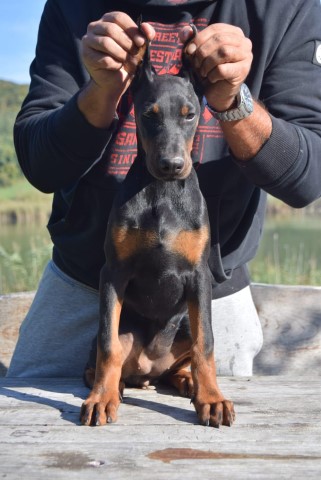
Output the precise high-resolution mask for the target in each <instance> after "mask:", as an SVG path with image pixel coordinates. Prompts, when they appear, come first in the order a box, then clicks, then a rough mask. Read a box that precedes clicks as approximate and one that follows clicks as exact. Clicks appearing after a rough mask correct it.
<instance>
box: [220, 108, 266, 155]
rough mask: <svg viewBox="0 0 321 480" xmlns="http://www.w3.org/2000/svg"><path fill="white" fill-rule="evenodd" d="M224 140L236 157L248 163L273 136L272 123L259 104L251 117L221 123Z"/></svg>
mask: <svg viewBox="0 0 321 480" xmlns="http://www.w3.org/2000/svg"><path fill="white" fill-rule="evenodd" d="M221 128H222V130H223V133H224V138H225V140H226V141H227V143H228V145H229V147H230V150H231V152H232V153H233V155H234V157H235V158H237V159H239V160H242V161H246V160H250V159H251V158H253V157H254V156H255V155H257V153H258V152H259V151H260V150H261V148H262V146H263V145H264V144H265V143H266V141H267V140H268V139H269V137H270V136H271V132H272V121H271V118H270V115H269V114H268V112H267V111H266V110H265V109H264V108H263V107H262V106H261V105H260V104H259V103H257V102H254V109H253V112H252V113H251V115H250V116H248V117H247V118H244V119H243V120H239V121H236V122H221Z"/></svg>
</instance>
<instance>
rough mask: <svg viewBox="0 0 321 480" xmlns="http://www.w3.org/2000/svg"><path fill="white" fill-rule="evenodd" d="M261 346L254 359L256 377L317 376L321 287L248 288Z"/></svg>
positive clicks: (320, 357) (320, 352)
mask: <svg viewBox="0 0 321 480" xmlns="http://www.w3.org/2000/svg"><path fill="white" fill-rule="evenodd" d="M252 295H253V299H254V303H255V306H256V308H257V311H258V314H259V317H260V321H261V324H262V328H263V337H264V345H263V348H262V350H261V352H260V353H259V355H258V356H257V357H256V358H255V362H254V372H255V373H257V374H260V375H306V373H308V374H316V375H321V287H304V286H285V285H282V286H280V285H263V284H256V285H253V287H252Z"/></svg>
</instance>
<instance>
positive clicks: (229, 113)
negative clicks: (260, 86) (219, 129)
mask: <svg viewBox="0 0 321 480" xmlns="http://www.w3.org/2000/svg"><path fill="white" fill-rule="evenodd" d="M236 101H237V106H236V107H235V108H231V109H230V110H226V111H225V112H217V111H216V110H214V108H213V107H211V105H209V104H208V103H206V106H207V108H208V109H209V111H210V112H211V113H212V115H213V116H214V118H216V119H217V120H220V121H222V122H235V121H236V120H242V119H243V118H246V117H248V116H249V115H251V113H252V112H253V98H252V95H251V92H250V90H249V88H248V87H247V85H245V83H242V85H241V88H240V91H239V93H238V94H237V96H236Z"/></svg>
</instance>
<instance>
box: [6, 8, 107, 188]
mask: <svg viewBox="0 0 321 480" xmlns="http://www.w3.org/2000/svg"><path fill="white" fill-rule="evenodd" d="M76 14H77V12H76ZM83 33H85V31H84V32H83ZM79 41H80V40H79V39H75V36H74V34H73V33H72V32H71V31H70V29H69V28H68V25H67V23H66V22H65V19H64V17H63V15H62V13H61V11H60V10H59V7H58V6H57V4H56V2H55V0H49V1H48V2H47V4H46V6H45V9H44V12H43V15H42V18H41V22H40V27H39V33H38V42H37V49H36V57H35V60H34V61H33V63H32V64H31V67H30V75H31V84H30V89H29V93H28V95H27V97H26V99H25V101H24V103H23V106H22V109H21V111H20V113H19V114H18V116H17V119H16V123H15V127H14V142H15V148H16V152H17V156H18V160H19V163H20V166H21V168H22V170H23V172H24V174H25V176H26V177H27V179H28V180H29V181H30V183H32V184H33V185H34V186H35V187H36V188H38V189H39V190H41V191H43V192H46V193H49V192H54V191H56V190H59V189H61V188H64V187H68V186H70V185H71V184H73V183H74V182H76V181H77V180H78V179H79V178H80V177H81V176H82V175H83V174H84V173H85V172H86V171H87V170H88V169H90V167H91V166H92V165H93V164H94V163H95V162H97V161H98V160H99V159H100V157H101V155H102V154H103V152H104V150H105V148H106V146H107V144H108V142H109V140H110V138H111V135H112V132H113V129H114V124H113V125H112V126H111V128H109V129H99V128H95V127H93V126H92V125H91V124H89V123H88V122H87V120H86V119H85V117H84V116H83V115H82V113H81V112H80V110H79V109H78V106H77V95H78V92H79V89H80V88H81V87H82V86H83V85H84V84H85V83H86V81H88V75H87V73H86V72H85V70H84V68H83V66H82V63H81V59H80V55H79ZM77 42H78V43H77Z"/></svg>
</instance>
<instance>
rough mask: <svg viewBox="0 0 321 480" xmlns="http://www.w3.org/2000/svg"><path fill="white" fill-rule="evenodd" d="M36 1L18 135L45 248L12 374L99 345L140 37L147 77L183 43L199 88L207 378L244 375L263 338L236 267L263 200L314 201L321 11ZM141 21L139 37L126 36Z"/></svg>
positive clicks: (267, 0) (46, 372)
mask: <svg viewBox="0 0 321 480" xmlns="http://www.w3.org/2000/svg"><path fill="white" fill-rule="evenodd" d="M113 4H114V2H111V1H108V0H106V1H101V0H92V1H90V2H89V1H88V0H81V1H79V0H77V1H76V0H71V1H69V2H63V0H48V1H47V4H46V6H45V10H44V13H43V16H42V20H41V23H40V28H39V37H38V44H37V51H36V58H35V60H34V62H33V63H32V65H31V69H30V73H31V85H30V90H29V93H28V96H27V98H26V100H25V102H24V104H23V106H22V109H21V111H20V113H19V115H18V117H17V120H16V124H15V133H14V136H15V145H16V150H17V155H18V159H19V162H20V165H21V168H22V170H23V172H24V174H25V175H26V177H27V178H28V180H29V181H30V182H31V183H32V184H33V185H34V186H35V187H36V188H38V189H39V190H41V191H43V192H47V193H51V192H53V193H54V199H53V208H52V214H51V217H50V220H49V224H48V229H49V232H50V234H51V237H52V240H53V244H54V248H53V259H52V261H51V262H50V263H49V265H48V266H47V268H46V270H45V272H44V275H43V278H42V280H41V282H40V285H39V288H38V291H37V294H36V297H35V300H34V302H33V304H32V306H31V309H30V311H29V313H28V315H27V317H26V319H25V320H24V322H23V324H22V326H21V329H20V335H19V340H18V343H17V346H16V349H15V352H14V355H13V358H12V362H11V365H10V367H9V371H8V376H25V377H37V376H38V377H40V376H46V377H50V376H52V377H54V376H79V375H82V372H83V370H84V368H85V365H86V362H87V359H88V355H89V350H90V344H91V341H92V339H93V337H94V336H95V334H96V330H97V325H98V316H99V314H98V308H99V296H98V288H99V272H100V269H101V267H102V265H103V263H104V253H103V242H104V236H105V231H106V226H107V222H108V215H109V212H110V209H111V205H112V200H113V198H114V195H115V192H117V190H118V187H119V184H120V183H121V182H122V181H123V179H124V177H125V176H126V174H127V172H128V169H129V167H130V165H131V164H132V162H133V159H134V158H135V155H136V138H135V120H134V112H133V107H132V98H131V91H130V85H131V82H132V80H133V78H134V76H135V72H136V69H137V66H138V64H139V62H140V61H141V48H142V47H143V46H144V44H145V43H146V39H148V40H151V41H152V45H151V61H152V63H153V65H154V68H155V69H156V71H157V73H158V74H162V73H173V74H176V73H178V71H179V68H180V63H181V55H182V45H183V44H184V43H185V42H187V41H188V39H189V38H191V37H192V29H191V27H190V26H189V24H190V23H191V22H192V23H193V24H194V25H195V26H196V27H197V30H198V33H197V35H196V37H195V38H194V39H193V40H191V41H190V42H189V43H188V45H187V47H186V52H185V53H186V55H187V56H188V57H189V59H190V61H191V63H192V65H193V67H194V69H195V72H196V74H197V76H198V78H199V79H200V82H201V83H202V85H203V88H204V102H203V103H204V105H203V110H202V114H201V120H200V123H199V126H198V130H197V133H196V136H195V140H194V146H193V161H194V167H195V169H196V171H197V174H198V178H199V183H200V187H201V190H202V193H203V195H204V197H205V199H206V201H207V206H208V211H209V217H210V223H211V236H212V240H211V255H210V260H209V266H210V269H211V272H212V276H213V289H212V291H213V301H212V315H213V329H214V337H215V357H216V365H217V370H218V373H219V374H224V375H251V374H252V368H253V358H254V357H255V355H256V354H257V353H258V352H259V350H260V348H261V345H262V331H261V327H260V323H259V319H258V316H257V313H256V310H255V307H254V304H253V301H252V298H251V294H250V288H249V285H250V278H249V274H248V270H247V263H248V262H249V261H250V260H251V259H252V258H253V257H254V255H255V253H256V250H257V247H258V244H259V240H260V236H261V232H262V228H263V222H264V211H265V203H266V194H267V193H269V194H271V195H274V196H275V197H277V198H280V199H281V200H283V201H284V202H286V203H287V204H289V205H291V206H293V207H296V208H300V207H303V206H305V205H307V204H309V203H311V202H312V201H313V200H315V199H316V198H318V197H319V196H320V194H321V159H320V151H321V113H320V112H321V82H320V79H321V32H320V24H321V7H320V3H319V1H318V0H298V1H296V2H293V1H292V0H284V1H283V2H279V1H278V0H253V1H251V2H247V1H246V0H240V1H238V2H233V1H231V0H216V1H215V0H214V1H209V0H149V1H145V0H121V1H120V2H118V4H117V11H115V7H114V5H113ZM140 14H142V16H143V20H144V22H143V24H142V27H141V30H140V29H139V28H138V25H137V18H138V17H139V15H140Z"/></svg>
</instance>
